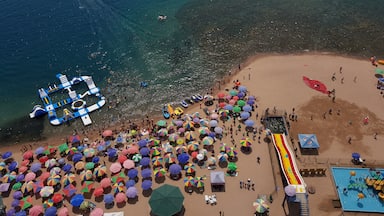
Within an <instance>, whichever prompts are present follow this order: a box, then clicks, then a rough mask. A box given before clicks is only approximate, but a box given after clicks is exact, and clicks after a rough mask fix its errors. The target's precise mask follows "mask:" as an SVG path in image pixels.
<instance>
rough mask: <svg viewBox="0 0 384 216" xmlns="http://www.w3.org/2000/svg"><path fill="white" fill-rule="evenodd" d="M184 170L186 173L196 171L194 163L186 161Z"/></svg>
mask: <svg viewBox="0 0 384 216" xmlns="http://www.w3.org/2000/svg"><path fill="white" fill-rule="evenodd" d="M184 170H185V171H186V173H188V174H192V173H195V172H196V167H195V165H194V164H192V163H188V164H186V165H185V166H184Z"/></svg>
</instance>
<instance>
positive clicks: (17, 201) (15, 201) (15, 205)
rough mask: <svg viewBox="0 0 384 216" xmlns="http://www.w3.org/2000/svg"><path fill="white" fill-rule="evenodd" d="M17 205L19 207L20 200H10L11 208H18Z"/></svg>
mask: <svg viewBox="0 0 384 216" xmlns="http://www.w3.org/2000/svg"><path fill="white" fill-rule="evenodd" d="M19 205H20V200H18V199H14V200H12V202H11V206H12V207H13V208H15V207H18V206H19Z"/></svg>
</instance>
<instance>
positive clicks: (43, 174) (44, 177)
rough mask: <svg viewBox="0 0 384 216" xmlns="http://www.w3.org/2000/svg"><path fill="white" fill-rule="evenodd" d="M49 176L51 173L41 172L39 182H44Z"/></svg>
mask: <svg viewBox="0 0 384 216" xmlns="http://www.w3.org/2000/svg"><path fill="white" fill-rule="evenodd" d="M49 176H51V173H49V172H43V173H42V174H41V175H40V180H41V181H44V180H46V179H47V178H48V177H49Z"/></svg>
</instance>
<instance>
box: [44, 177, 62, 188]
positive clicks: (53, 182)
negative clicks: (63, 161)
mask: <svg viewBox="0 0 384 216" xmlns="http://www.w3.org/2000/svg"><path fill="white" fill-rule="evenodd" d="M60 179H61V177H60V176H59V175H51V176H49V177H48V179H47V185H48V186H55V185H57V184H59V183H60Z"/></svg>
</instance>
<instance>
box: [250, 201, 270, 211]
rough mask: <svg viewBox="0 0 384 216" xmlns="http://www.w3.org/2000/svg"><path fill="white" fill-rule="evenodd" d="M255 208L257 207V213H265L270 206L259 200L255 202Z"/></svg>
mask: <svg viewBox="0 0 384 216" xmlns="http://www.w3.org/2000/svg"><path fill="white" fill-rule="evenodd" d="M253 207H255V211H256V212H257V213H261V214H262V213H265V212H267V211H268V210H269V206H268V204H267V202H266V201H265V200H263V199H261V198H259V199H257V200H256V201H255V202H253Z"/></svg>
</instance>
